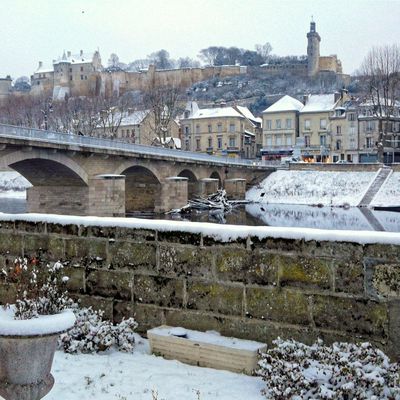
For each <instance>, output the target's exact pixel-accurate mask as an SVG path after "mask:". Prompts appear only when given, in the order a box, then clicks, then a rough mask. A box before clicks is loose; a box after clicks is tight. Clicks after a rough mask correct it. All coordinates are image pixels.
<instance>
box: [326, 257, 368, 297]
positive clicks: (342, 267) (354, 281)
mask: <svg viewBox="0 0 400 400" xmlns="http://www.w3.org/2000/svg"><path fill="white" fill-rule="evenodd" d="M333 270H334V274H335V291H336V292H344V293H351V294H356V295H363V294H364V291H365V290H364V279H365V277H364V266H363V264H362V263H361V262H353V260H352V259H348V260H346V261H345V260H343V261H340V260H338V261H334V262H333Z"/></svg>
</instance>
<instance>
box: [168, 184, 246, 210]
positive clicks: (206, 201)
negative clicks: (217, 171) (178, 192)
mask: <svg viewBox="0 0 400 400" xmlns="http://www.w3.org/2000/svg"><path fill="white" fill-rule="evenodd" d="M243 203H245V201H238V200H228V198H227V195H226V191H225V190H224V189H219V190H218V192H217V193H213V194H210V195H209V196H207V197H196V198H194V199H192V200H189V203H188V204H186V205H185V206H183V207H182V208H175V209H173V210H171V211H168V212H167V214H182V213H189V212H191V211H192V210H199V211H208V210H220V211H221V212H227V211H231V210H232V208H233V207H235V206H236V205H238V204H243Z"/></svg>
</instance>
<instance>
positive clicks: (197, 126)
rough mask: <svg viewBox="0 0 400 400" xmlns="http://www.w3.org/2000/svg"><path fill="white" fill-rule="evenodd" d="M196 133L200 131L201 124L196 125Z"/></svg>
mask: <svg viewBox="0 0 400 400" xmlns="http://www.w3.org/2000/svg"><path fill="white" fill-rule="evenodd" d="M196 133H200V125H198V124H197V125H196Z"/></svg>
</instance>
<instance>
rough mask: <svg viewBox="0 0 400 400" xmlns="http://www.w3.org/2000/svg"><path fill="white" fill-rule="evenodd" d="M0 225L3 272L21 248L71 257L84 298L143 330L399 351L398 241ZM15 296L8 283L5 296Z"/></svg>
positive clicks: (70, 270)
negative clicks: (231, 237)
mask: <svg viewBox="0 0 400 400" xmlns="http://www.w3.org/2000/svg"><path fill="white" fill-rule="evenodd" d="M0 222H1V226H0V264H1V265H0V269H1V268H2V267H4V266H5V265H7V263H8V264H9V263H12V262H13V260H14V258H15V257H16V256H18V255H21V254H23V255H25V256H33V255H40V256H41V257H42V258H43V259H45V260H50V261H55V260H58V259H61V260H63V261H65V263H66V265H67V269H66V272H67V274H68V275H69V276H70V278H71V279H70V281H69V290H70V292H71V293H72V294H73V295H74V296H75V297H77V298H80V299H81V300H82V303H83V304H85V305H89V304H90V305H93V306H95V307H96V308H102V309H104V310H105V312H106V316H108V317H110V318H112V319H113V320H114V321H120V320H121V319H122V318H123V317H127V316H134V317H135V318H136V319H137V320H138V322H139V323H140V328H139V329H140V331H141V332H145V331H146V330H147V329H148V328H151V327H154V326H157V325H160V324H168V325H173V326H184V327H186V328H190V329H198V330H202V331H204V330H209V329H214V330H217V331H220V332H221V333H222V334H223V335H232V336H236V337H240V338H248V339H255V340H259V341H262V342H266V343H271V340H273V339H274V338H276V337H277V336H281V337H284V338H288V337H292V338H295V339H298V340H301V341H303V342H306V343H310V342H312V341H314V340H315V339H316V338H317V337H322V338H323V339H324V340H326V341H327V342H332V341H334V340H346V341H358V340H368V341H371V342H373V343H374V344H375V345H377V346H379V347H381V348H382V349H384V350H385V351H386V352H388V353H389V354H390V355H391V356H392V357H393V358H397V359H399V357H400V336H399V334H398V332H399V329H400V317H399V315H400V264H399V256H400V245H389V244H388V245H383V244H365V245H361V244H357V243H350V242H334V241H304V240H294V239H276V238H275V239H274V238H272V237H267V238H265V239H262V240H261V239H259V238H258V237H255V236H250V237H247V238H245V239H237V240H235V241H233V242H228V243H227V242H221V241H219V240H217V239H214V238H213V237H211V236H208V235H206V234H201V233H185V232H180V231H178V230H176V231H172V232H162V231H157V230H152V229H139V228H137V229H134V228H123V227H98V226H89V227H85V226H78V225H73V224H71V225H64V226H62V225H59V224H54V223H46V222H36V223H35V222H26V221H11V222H8V221H0ZM187 224H188V223H187ZM187 224H186V225H185V226H186V227H187V226H188V225H187ZM12 299H13V288H12V287H6V286H5V285H4V283H1V284H0V302H1V303H5V302H10V301H12Z"/></svg>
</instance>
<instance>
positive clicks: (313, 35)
mask: <svg viewBox="0 0 400 400" xmlns="http://www.w3.org/2000/svg"><path fill="white" fill-rule="evenodd" d="M307 39H308V45H307V73H308V76H314V75H316V74H317V73H318V71H319V43H320V41H321V37H320V36H319V34H318V32H317V31H316V30H315V22H314V21H311V23H310V32H308V33H307Z"/></svg>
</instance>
